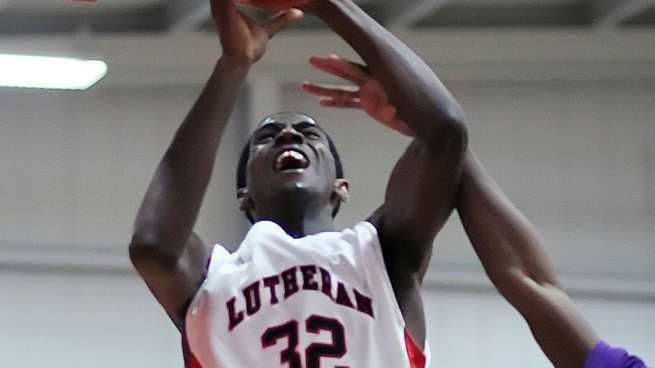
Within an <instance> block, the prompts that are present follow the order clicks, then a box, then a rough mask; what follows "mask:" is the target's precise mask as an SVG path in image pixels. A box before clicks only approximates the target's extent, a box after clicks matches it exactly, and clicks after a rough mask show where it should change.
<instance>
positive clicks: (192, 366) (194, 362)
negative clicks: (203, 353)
mask: <svg viewBox="0 0 655 368" xmlns="http://www.w3.org/2000/svg"><path fill="white" fill-rule="evenodd" d="M182 354H183V356H184V367H185V368H202V365H201V364H200V362H199V361H198V358H196V357H195V355H193V353H192V352H191V349H190V348H189V342H188V341H187V339H186V334H182Z"/></svg>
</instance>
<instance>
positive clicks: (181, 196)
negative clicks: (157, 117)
mask: <svg viewBox="0 0 655 368" xmlns="http://www.w3.org/2000/svg"><path fill="white" fill-rule="evenodd" d="M248 69H249V66H248V65H247V64H243V63H238V62H233V61H230V60H228V59H226V58H222V59H220V60H219V62H218V63H217V65H216V68H215V70H214V72H213V74H212V76H211V78H210V79H209V81H208V82H207V85H206V86H205V88H204V90H203V92H202V94H201V95H200V97H199V98H198V100H197V102H196V103H195V105H194V106H193V108H192V109H191V111H190V113H189V114H188V116H187V118H186V119H185V120H184V122H183V123H182V125H181V126H180V128H179V129H178V131H177V133H176V134H175V138H174V139H173V141H172V143H171V145H170V147H169V148H168V150H167V152H166V154H165V155H164V158H163V159H162V161H161V162H160V164H159V166H158V168H157V171H156V173H155V175H154V178H153V179H152V182H151V183H150V187H149V188H148V191H147V193H146V195H145V198H144V200H143V203H142V205H141V209H140V210H139V213H138V216H137V220H136V225H135V230H134V235H133V239H132V243H133V244H137V245H142V246H155V247H157V249H156V253H160V254H161V255H162V256H165V257H167V258H169V259H176V257H178V256H179V255H180V254H181V253H182V251H183V248H184V244H185V242H186V240H187V238H188V237H189V235H190V234H191V231H192V229H193V226H194V224H195V221H196V218H197V216H198V212H199V210H200V207H201V204H202V200H203V198H204V194H205V191H206V189H207V186H208V184H209V181H210V178H211V175H212V169H213V167H214V161H215V157H216V152H217V150H218V147H219V143H220V140H221V137H222V135H223V132H224V131H225V128H226V126H227V124H228V119H229V117H230V114H231V112H232V110H233V108H234V105H235V103H236V99H237V96H238V94H239V91H240V89H241V86H242V84H243V83H244V80H245V77H246V74H247V72H248Z"/></svg>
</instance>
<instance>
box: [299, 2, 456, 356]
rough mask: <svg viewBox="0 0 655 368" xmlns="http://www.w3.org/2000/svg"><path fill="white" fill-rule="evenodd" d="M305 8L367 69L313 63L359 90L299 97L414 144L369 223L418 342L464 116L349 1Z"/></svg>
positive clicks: (412, 57) (420, 66)
mask: <svg viewBox="0 0 655 368" xmlns="http://www.w3.org/2000/svg"><path fill="white" fill-rule="evenodd" d="M305 9H306V11H308V12H310V13H312V14H314V15H317V16H318V17H320V18H321V19H323V21H325V22H326V23H327V24H328V25H329V27H330V28H331V29H332V30H333V31H334V32H336V33H337V34H339V35H340V36H341V37H342V38H343V39H344V40H345V41H346V42H348V43H349V44H350V45H351V46H352V47H353V49H354V50H355V51H356V52H357V53H358V54H359V55H360V56H361V58H362V59H363V60H364V62H365V63H366V66H365V67H364V66H359V67H358V68H359V69H360V71H362V72H364V74H366V77H363V76H360V75H357V74H356V73H349V74H346V75H340V73H342V72H343V71H344V70H345V69H347V68H348V65H350V66H352V65H353V64H352V63H349V64H348V63H347V62H346V61H344V60H341V59H340V58H334V57H331V58H330V57H328V58H312V59H311V63H312V64H313V65H314V66H316V67H317V68H320V69H322V70H324V71H326V72H330V73H332V74H336V75H338V76H342V77H344V78H346V79H348V80H350V81H352V82H353V83H355V84H356V85H357V86H358V87H359V90H358V91H357V92H356V94H355V95H353V94H349V93H348V92H347V91H346V92H344V91H339V90H330V88H327V89H321V88H322V87H323V88H326V87H325V86H321V85H317V84H312V83H308V84H305V85H304V88H305V90H307V91H308V92H312V93H316V94H319V95H322V96H323V102H322V103H323V104H324V105H327V106H353V107H358V105H361V106H360V107H361V108H363V109H364V110H366V111H367V112H368V113H369V115H371V116H372V117H373V118H375V119H377V120H378V121H380V122H382V123H383V124H385V125H387V126H389V127H391V128H393V129H395V130H397V131H399V132H400V133H404V134H407V135H411V136H413V137H414V140H413V142H412V143H411V145H410V146H409V147H408V148H407V150H406V152H405V153H404V154H403V156H402V157H401V158H400V160H399V161H398V163H397V164H396V166H395V168H394V170H393V172H392V174H391V177H390V179H389V183H388V185H387V191H386V195H385V199H384V203H383V204H382V206H381V207H380V208H379V209H378V210H377V211H376V212H375V213H374V214H373V215H372V216H371V218H369V221H370V222H371V223H373V224H374V225H375V227H376V228H377V230H378V233H379V238H380V243H381V245H382V249H383V253H384V258H385V263H386V269H387V272H388V274H389V277H390V279H391V282H392V284H393V286H394V292H395V295H396V300H397V301H398V303H399V305H400V309H401V311H402V313H403V317H404V319H405V322H406V324H407V328H408V329H409V331H410V332H411V333H412V335H413V337H414V338H415V339H416V340H417V341H418V342H419V343H423V341H424V338H425V323H424V321H425V320H424V313H423V307H422V303H421V298H420V291H419V286H420V284H421V282H422V280H423V276H424V275H425V272H426V270H427V266H428V264H429V262H430V256H431V254H432V242H433V240H434V237H435V235H436V234H437V232H438V231H439V230H440V229H441V228H442V226H443V224H444V223H445V221H446V220H447V219H448V217H449V216H450V214H451V212H452V210H453V207H454V203H455V200H454V196H455V194H456V192H457V188H458V185H459V176H460V173H461V165H462V159H463V155H464V152H465V148H466V143H467V133H466V128H465V126H464V116H463V112H462V109H461V107H460V106H459V104H458V103H457V101H455V99H454V98H453V96H452V95H451V94H450V92H448V90H447V89H446V88H445V86H444V85H443V84H442V83H441V81H440V80H439V78H437V76H436V75H435V73H434V72H433V71H432V70H431V69H430V67H429V66H428V65H427V64H426V63H425V62H424V61H423V60H422V59H421V58H420V57H419V56H418V55H416V53H414V51H412V50H411V49H410V48H409V47H407V46H406V45H405V44H404V43H403V42H402V41H400V40H399V39H398V38H397V37H395V36H394V35H393V34H391V33H390V32H389V31H387V30H386V29H385V28H384V27H383V26H381V25H380V24H378V23H377V22H376V21H375V20H374V19H372V18H371V17H370V16H368V15H367V14H366V13H365V12H364V11H363V10H362V9H360V8H359V7H358V6H357V5H356V4H355V3H354V2H353V1H351V0H320V1H314V2H312V3H309V5H306V6H305ZM332 92H334V93H333V94H330V93H332ZM401 122H402V123H401Z"/></svg>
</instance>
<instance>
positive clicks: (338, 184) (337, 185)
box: [334, 179, 350, 203]
mask: <svg viewBox="0 0 655 368" xmlns="http://www.w3.org/2000/svg"><path fill="white" fill-rule="evenodd" d="M349 191H350V182H349V181H348V180H346V179H337V180H335V181H334V194H335V195H336V196H337V198H338V199H339V202H342V203H346V202H348V199H350V192H349Z"/></svg>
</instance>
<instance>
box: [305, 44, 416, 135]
mask: <svg viewBox="0 0 655 368" xmlns="http://www.w3.org/2000/svg"><path fill="white" fill-rule="evenodd" d="M309 63H310V64H311V65H312V66H313V67H315V68H317V69H319V70H322V71H324V72H326V73H328V74H332V75H334V76H337V77H339V78H342V79H345V80H347V81H349V82H351V83H353V84H354V85H327V84H319V83H313V82H303V84H302V88H303V90H304V91H305V92H308V93H311V94H314V95H317V96H319V97H320V99H319V102H320V104H321V106H325V107H338V108H355V109H362V110H364V111H365V112H366V113H367V114H368V115H369V116H371V117H372V118H373V119H375V120H377V121H378V122H380V123H382V124H383V125H385V126H387V127H389V128H391V129H393V130H395V131H398V132H400V133H401V134H404V135H407V136H414V133H413V132H412V130H411V129H410V128H409V126H408V125H407V123H405V122H404V121H402V120H400V119H399V118H398V116H397V109H396V107H395V106H394V105H392V104H391V103H390V102H389V98H388V96H387V93H386V91H385V90H384V88H383V87H382V84H380V82H378V81H377V80H375V79H374V78H373V77H372V76H371V74H370V73H369V71H368V68H367V67H366V66H364V65H361V64H358V63H355V62H353V61H350V60H346V59H343V58H341V57H339V56H337V55H330V56H328V57H326V58H323V57H318V56H313V57H311V58H310V59H309Z"/></svg>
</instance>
